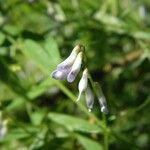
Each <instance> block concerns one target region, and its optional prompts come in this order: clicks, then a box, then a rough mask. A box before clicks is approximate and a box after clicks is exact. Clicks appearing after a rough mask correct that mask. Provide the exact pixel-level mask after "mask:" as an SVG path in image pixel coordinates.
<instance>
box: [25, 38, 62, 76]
mask: <svg viewBox="0 0 150 150" xmlns="http://www.w3.org/2000/svg"><path fill="white" fill-rule="evenodd" d="M50 45H51V46H52V47H51V46H50ZM54 45H56V43H55V42H54V40H51V41H50V42H49V46H48V47H47V49H46V50H45V49H44V48H42V47H41V45H40V44H38V43H36V42H35V41H33V40H30V39H28V40H26V41H25V42H24V45H23V52H24V53H25V54H26V55H27V56H28V57H30V58H31V59H32V61H34V62H35V64H37V66H39V67H40V68H41V70H43V72H45V73H46V74H49V73H50V71H52V70H53V69H54V65H53V64H55V63H56V60H58V59H59V55H58V49H57V46H55V47H54ZM48 50H49V51H51V54H53V55H49V53H47V52H48ZM55 59H56V60H55Z"/></svg>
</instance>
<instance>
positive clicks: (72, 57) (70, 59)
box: [57, 45, 80, 69]
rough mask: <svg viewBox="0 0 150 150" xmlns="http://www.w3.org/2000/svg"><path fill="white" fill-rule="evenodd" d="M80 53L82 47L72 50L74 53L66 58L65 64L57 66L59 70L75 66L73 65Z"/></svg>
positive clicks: (78, 46)
mask: <svg viewBox="0 0 150 150" xmlns="http://www.w3.org/2000/svg"><path fill="white" fill-rule="evenodd" d="M79 51H80V45H77V46H75V48H74V49H73V50H72V52H71V54H70V55H69V57H68V58H66V59H65V60H64V61H63V62H61V63H60V64H59V65H58V66H57V69H66V68H70V67H71V66H72V65H73V63H74V61H75V59H76V57H77V55H78V53H79Z"/></svg>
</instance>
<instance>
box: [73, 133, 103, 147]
mask: <svg viewBox="0 0 150 150" xmlns="http://www.w3.org/2000/svg"><path fill="white" fill-rule="evenodd" d="M76 137H77V139H78V141H79V143H80V144H81V145H82V146H83V147H84V148H85V150H102V149H103V148H102V146H101V145H100V144H99V143H97V142H96V141H94V140H92V139H90V138H87V137H84V136H81V135H79V134H76Z"/></svg>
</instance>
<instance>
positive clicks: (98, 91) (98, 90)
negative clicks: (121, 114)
mask: <svg viewBox="0 0 150 150" xmlns="http://www.w3.org/2000/svg"><path fill="white" fill-rule="evenodd" d="M95 87H96V95H97V98H98V100H99V104H100V107H101V112H103V113H105V114H108V112H109V110H108V108H107V102H106V98H105V96H104V94H103V92H102V89H101V87H100V85H99V84H98V83H96V84H95Z"/></svg>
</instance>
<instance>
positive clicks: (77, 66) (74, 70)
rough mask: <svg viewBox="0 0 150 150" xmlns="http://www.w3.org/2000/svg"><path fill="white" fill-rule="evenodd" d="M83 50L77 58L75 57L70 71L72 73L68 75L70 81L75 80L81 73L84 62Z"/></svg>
mask: <svg viewBox="0 0 150 150" xmlns="http://www.w3.org/2000/svg"><path fill="white" fill-rule="evenodd" d="M82 55H83V54H82V52H80V53H79V54H78V55H77V57H76V59H75V62H74V64H73V66H72V69H71V71H70V73H69V74H68V76H67V81H68V82H73V81H74V80H75V78H76V76H77V74H78V73H79V71H80V68H81V64H82Z"/></svg>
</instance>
